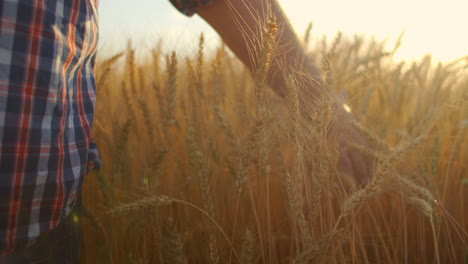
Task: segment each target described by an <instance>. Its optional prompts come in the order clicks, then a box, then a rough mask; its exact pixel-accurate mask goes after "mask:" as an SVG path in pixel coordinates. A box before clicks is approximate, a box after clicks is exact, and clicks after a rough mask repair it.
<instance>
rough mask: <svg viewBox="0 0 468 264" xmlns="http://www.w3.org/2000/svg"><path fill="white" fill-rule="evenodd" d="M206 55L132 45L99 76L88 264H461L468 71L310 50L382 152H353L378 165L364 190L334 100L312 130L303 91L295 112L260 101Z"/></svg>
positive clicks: (375, 53) (341, 43)
mask: <svg viewBox="0 0 468 264" xmlns="http://www.w3.org/2000/svg"><path fill="white" fill-rule="evenodd" d="M307 35H308V34H307ZM199 41H200V45H199V50H198V51H197V50H195V51H193V56H191V57H182V56H179V55H177V50H176V51H174V52H168V53H165V52H162V51H161V49H158V48H155V49H154V50H153V51H151V52H148V53H147V54H148V56H146V57H145V58H146V59H144V60H137V59H136V56H135V51H134V50H133V49H132V46H131V45H129V48H128V49H127V50H126V51H125V52H123V53H122V54H117V55H116V56H114V57H112V58H109V59H107V60H101V61H100V62H99V63H98V66H97V69H96V70H97V73H98V76H97V82H98V102H97V108H96V109H97V112H96V119H95V121H94V127H93V129H94V139H95V140H96V142H97V143H98V144H99V146H100V149H101V152H102V157H103V160H104V168H103V169H102V170H101V171H99V172H95V173H92V174H89V175H88V176H87V178H86V180H85V186H84V191H83V198H84V206H85V210H84V212H83V217H82V219H81V223H82V227H83V237H82V251H81V255H82V263H112V264H114V263H464V262H465V263H466V261H467V260H468V250H467V249H468V235H467V230H468V210H467V209H466V205H465V203H466V202H467V201H468V200H467V198H468V196H467V194H468V189H467V188H468V170H467V169H468V166H467V165H468V162H467V161H468V136H467V134H468V133H467V131H468V57H465V58H461V59H460V60H457V61H454V62H451V63H444V64H441V63H437V62H434V61H432V60H431V57H430V56H426V57H424V58H422V59H421V60H419V61H415V62H396V61H395V60H394V59H393V56H394V53H395V51H396V50H397V48H398V44H397V45H396V46H395V49H388V50H387V49H385V47H386V45H385V44H384V43H383V42H381V41H376V40H373V39H370V38H363V37H358V36H355V37H348V36H342V35H341V34H337V36H336V37H335V38H334V39H331V40H327V39H326V38H323V39H315V40H313V41H310V42H312V43H313V45H312V44H308V52H309V53H310V56H311V57H313V58H314V61H316V62H317V63H318V64H319V65H321V68H322V71H323V74H324V78H325V82H326V86H327V87H328V89H330V90H332V91H335V92H336V93H341V94H347V96H346V98H345V99H344V101H343V103H345V104H346V105H347V107H348V109H350V110H351V112H352V113H353V115H354V116H355V117H356V122H355V124H353V125H354V126H355V127H356V128H357V129H358V130H359V131H361V132H362V133H363V134H364V135H365V136H366V137H367V139H368V140H369V141H370V142H372V144H373V146H375V147H374V148H368V147H365V146H357V145H356V146H351V147H353V148H355V149H356V150H358V151H360V152H362V153H363V154H365V155H368V156H369V157H371V158H372V159H375V160H376V166H375V168H374V173H373V176H372V178H371V180H370V181H369V183H368V184H367V185H363V186H360V185H357V184H355V183H354V181H352V180H350V179H349V178H348V177H346V175H343V174H342V173H340V172H339V171H338V170H337V162H338V157H339V151H338V150H337V148H336V144H335V143H334V142H333V140H332V138H330V137H329V136H328V135H327V127H328V124H329V123H330V122H331V121H332V119H333V113H334V112H333V107H331V106H330V100H329V99H327V98H323V99H322V100H320V101H319V102H317V107H316V108H315V112H313V113H310V116H311V117H312V118H310V119H304V118H303V117H302V116H301V114H300V113H298V112H299V111H298V110H297V104H298V101H299V100H298V96H297V93H296V92H295V88H294V82H292V83H291V85H290V86H291V87H288V88H287V89H288V91H289V92H288V96H287V98H286V99H282V98H280V97H279V96H277V95H276V94H274V93H273V92H272V91H270V90H261V89H260V87H259V86H262V85H263V84H261V83H260V84H259V82H258V80H257V79H256V78H255V76H252V75H251V74H250V72H249V71H248V70H247V69H246V68H245V67H244V66H243V65H242V64H241V63H240V62H239V61H238V60H236V59H235V58H234V56H233V55H232V54H231V53H230V52H229V51H228V50H227V48H225V47H223V46H222V45H220V48H219V49H218V50H208V49H205V48H204V43H203V38H202V37H201V38H200V40H199ZM304 42H305V43H304V45H307V42H309V41H308V39H307V38H306V40H305V41H304ZM461 55H463V54H461ZM344 91H346V92H344ZM259 94H260V95H261V98H262V100H259V99H258V98H259Z"/></svg>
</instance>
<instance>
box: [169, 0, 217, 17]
mask: <svg viewBox="0 0 468 264" xmlns="http://www.w3.org/2000/svg"><path fill="white" fill-rule="evenodd" d="M169 1H170V2H171V3H172V4H173V5H174V6H175V8H177V9H178V10H179V11H180V12H182V13H183V14H185V15H187V16H192V15H193V14H195V13H196V12H197V10H198V8H200V7H203V6H207V5H211V4H213V3H214V2H216V1H217V0H169Z"/></svg>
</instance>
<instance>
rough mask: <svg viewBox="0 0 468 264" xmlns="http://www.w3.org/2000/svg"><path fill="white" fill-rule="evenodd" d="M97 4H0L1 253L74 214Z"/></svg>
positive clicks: (84, 153)
mask: <svg viewBox="0 0 468 264" xmlns="http://www.w3.org/2000/svg"><path fill="white" fill-rule="evenodd" d="M97 22H98V17H97V1H96V0H2V1H1V2H0V254H8V253H11V252H12V251H13V250H14V249H18V248H20V247H25V246H28V245H30V244H31V243H33V242H34V241H35V240H36V238H37V237H38V236H39V234H40V233H42V232H45V231H49V230H51V229H53V228H55V227H56V226H57V224H58V223H59V221H60V220H61V219H62V218H63V217H65V216H66V215H67V214H68V212H69V211H70V210H71V209H72V208H73V206H74V204H75V201H76V197H77V194H78V192H79V190H80V188H81V185H82V182H83V178H84V175H85V172H86V165H87V157H88V148H89V146H90V143H91V142H90V136H91V124H92V122H93V114H94V105H95V98H96V96H95V90H96V89H95V88H96V87H95V78H94V73H93V66H94V61H95V54H96V49H97V41H98V38H97V31H98V27H97Z"/></svg>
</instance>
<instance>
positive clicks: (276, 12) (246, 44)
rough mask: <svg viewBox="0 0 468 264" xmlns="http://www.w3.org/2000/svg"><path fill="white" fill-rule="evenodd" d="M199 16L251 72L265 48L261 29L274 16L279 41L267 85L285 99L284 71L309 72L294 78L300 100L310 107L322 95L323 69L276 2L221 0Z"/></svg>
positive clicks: (263, 0) (264, 0) (204, 8)
mask: <svg viewBox="0 0 468 264" xmlns="http://www.w3.org/2000/svg"><path fill="white" fill-rule="evenodd" d="M198 14H199V15H200V16H201V17H202V18H203V19H205V20H206V21H207V22H208V23H209V24H210V25H211V26H212V27H213V28H214V29H215V30H216V31H217V32H218V33H219V35H220V36H221V37H222V39H223V41H224V42H225V43H226V45H227V46H228V47H229V48H230V49H231V50H232V51H233V52H234V54H236V56H237V57H238V58H239V59H240V60H241V61H242V62H243V63H244V64H245V65H246V66H247V67H249V69H250V70H251V71H252V72H255V70H256V69H257V65H256V64H257V61H256V56H258V54H256V52H259V51H260V50H261V49H262V48H263V47H262V46H263V43H262V42H261V41H260V39H261V34H263V32H262V30H264V27H265V26H266V22H267V21H268V19H269V16H270V15H273V16H274V17H275V18H276V22H277V24H278V26H279V29H280V31H279V32H278V35H277V39H276V42H277V47H278V48H277V49H276V50H275V52H274V57H273V58H272V64H271V68H270V74H269V78H268V84H269V85H270V87H271V88H272V89H273V90H274V91H275V92H276V93H278V94H279V95H281V96H285V95H286V91H285V87H287V86H286V83H285V79H284V78H283V73H284V71H285V69H286V70H287V71H294V72H296V73H299V72H301V73H307V74H300V75H299V74H297V75H296V76H294V77H295V79H296V83H297V84H298V85H300V87H299V91H298V92H299V94H300V96H299V97H300V98H302V99H303V100H304V102H302V104H301V105H302V106H303V107H304V106H305V105H310V104H312V102H313V101H315V99H316V98H317V97H319V96H320V93H321V91H322V89H323V85H322V83H323V81H322V77H321V74H320V70H319V69H318V68H317V66H316V65H315V64H314V63H313V61H312V60H311V59H310V58H309V57H307V56H306V54H305V51H304V49H303V47H302V45H301V43H300V41H299V40H298V38H297V36H296V34H295V33H294V30H293V29H292V27H291V25H290V23H289V21H288V19H287V17H286V16H285V14H284V12H283V11H282V9H281V7H280V6H279V4H278V3H277V2H276V0H235V1H231V0H218V1H217V2H216V3H215V4H213V5H210V6H206V7H203V8H200V9H199V10H198ZM304 110H305V109H304Z"/></svg>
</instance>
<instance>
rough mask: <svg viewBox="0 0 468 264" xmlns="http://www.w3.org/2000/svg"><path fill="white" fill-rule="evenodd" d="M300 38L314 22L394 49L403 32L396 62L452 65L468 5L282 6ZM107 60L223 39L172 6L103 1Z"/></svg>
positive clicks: (286, 2) (164, 1)
mask: <svg viewBox="0 0 468 264" xmlns="http://www.w3.org/2000/svg"><path fill="white" fill-rule="evenodd" d="M279 2H280V3H281V5H282V6H283V8H284V9H285V11H286V13H287V15H288V17H289V18H290V20H291V23H292V24H293V26H294V27H295V29H296V31H297V33H298V34H299V35H301V36H302V35H303V34H304V32H305V30H306V28H307V26H308V24H309V23H310V22H313V25H314V27H313V31H312V33H313V35H312V37H318V36H322V35H327V36H328V37H329V39H330V38H332V36H333V35H334V34H336V32H337V31H342V32H343V33H344V35H345V36H353V35H354V34H360V35H363V34H364V35H366V36H369V37H371V36H375V37H376V39H378V40H384V39H388V44H389V45H393V44H394V42H395V41H396V39H397V38H398V36H399V35H400V33H402V32H403V31H404V32H405V35H404V37H403V45H402V47H401V48H400V50H399V51H398V53H397V54H396V56H395V59H397V60H401V59H406V60H408V59H409V60H414V59H419V58H421V57H422V56H423V55H425V54H428V53H432V55H433V58H434V59H435V60H440V61H443V62H448V61H451V60H454V59H456V58H459V57H461V56H464V55H468V34H466V29H467V28H468V16H467V15H466V11H467V10H468V1H466V0H447V1H434V0H411V1H406V0H393V1H381V0H378V1H375V0H374V1H372V0H353V1H344V0H327V1H305V0H279ZM99 10H100V18H101V42H100V45H101V46H100V47H101V49H100V50H101V51H100V52H101V55H103V56H108V55H112V54H115V53H116V52H119V51H121V50H123V49H124V48H125V46H126V44H127V40H129V39H131V40H132V42H133V45H134V46H135V47H136V48H137V50H146V49H151V48H152V47H154V46H155V45H156V43H157V42H158V40H159V39H163V40H164V42H163V46H162V48H163V49H168V50H177V52H179V53H183V52H193V51H194V50H196V46H197V45H198V43H197V42H196V41H193V40H194V39H197V38H198V36H199V35H200V33H201V32H203V33H204V34H205V37H206V44H207V46H208V47H210V46H211V47H216V46H217V45H218V44H219V37H218V36H217V35H216V33H215V32H214V31H213V30H212V29H211V28H210V26H209V25H207V24H206V23H205V22H204V21H203V20H202V19H201V18H200V17H198V16H196V15H195V16H194V17H192V18H188V17H186V16H184V15H182V14H180V13H179V12H178V11H177V10H176V9H175V8H174V7H173V6H172V5H171V4H170V2H169V1H168V0H134V1H128V0H101V1H100V7H99Z"/></svg>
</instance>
